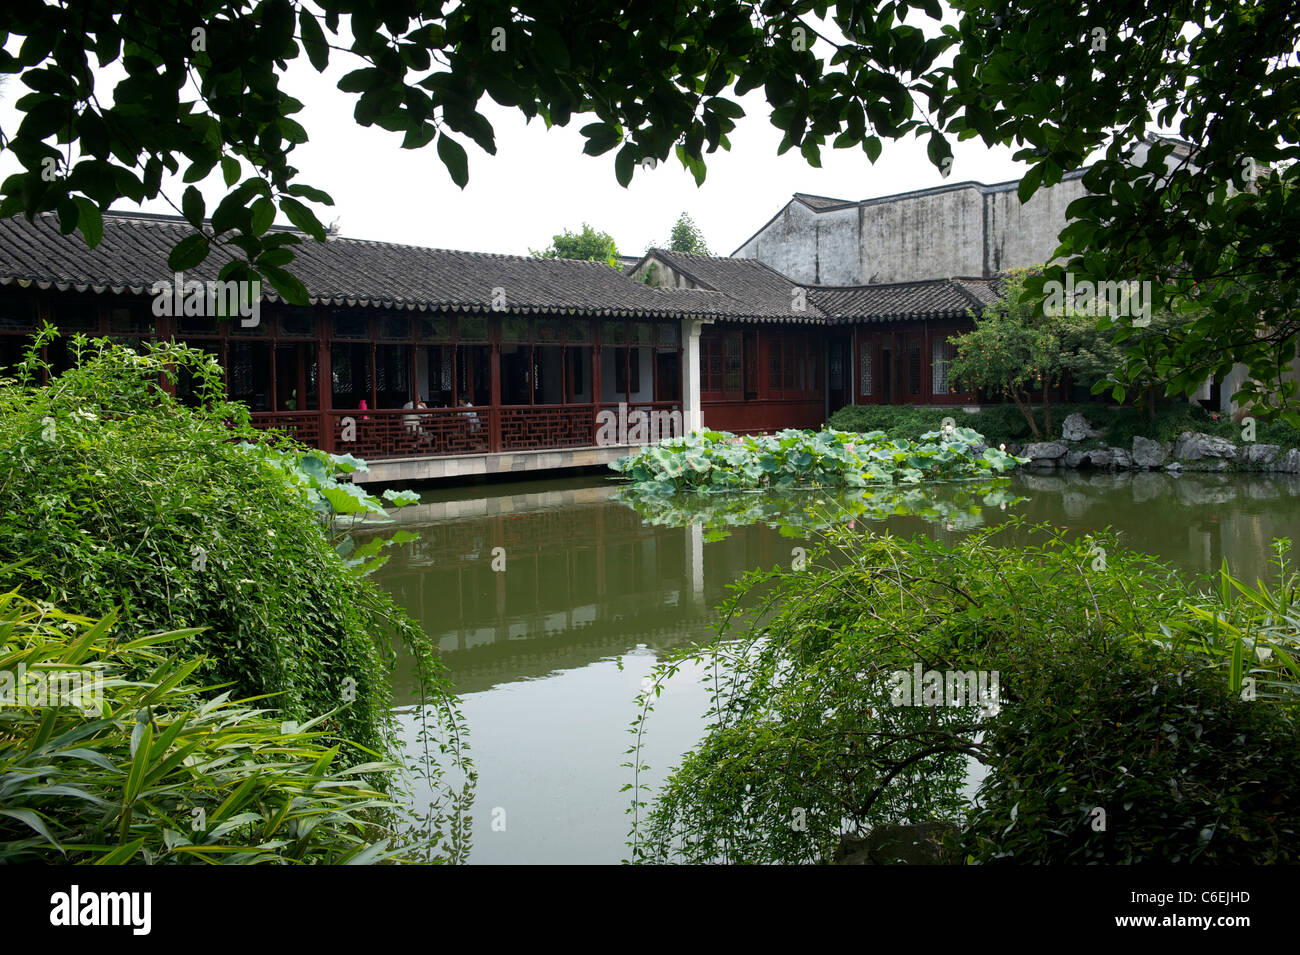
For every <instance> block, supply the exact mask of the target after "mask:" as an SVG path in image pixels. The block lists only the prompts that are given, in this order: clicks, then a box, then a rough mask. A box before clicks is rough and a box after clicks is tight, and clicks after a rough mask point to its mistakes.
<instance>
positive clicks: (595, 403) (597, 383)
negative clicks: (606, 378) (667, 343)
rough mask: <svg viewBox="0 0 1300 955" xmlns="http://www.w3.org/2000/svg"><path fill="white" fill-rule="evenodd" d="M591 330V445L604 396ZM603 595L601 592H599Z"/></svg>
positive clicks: (597, 327)
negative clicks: (601, 399)
mask: <svg viewBox="0 0 1300 955" xmlns="http://www.w3.org/2000/svg"><path fill="white" fill-rule="evenodd" d="M587 324H588V325H589V326H590V328H591V403H592V414H591V443H592V444H593V445H594V444H595V443H596V416H597V415H599V414H600V396H601V395H602V394H604V392H605V389H604V386H603V385H602V384H601V380H600V368H601V365H602V362H601V342H602V340H603V338H604V334H603V328H602V325H601V323H600V322H598V321H592V320H590V319H588V320H587ZM600 592H601V593H603V591H600Z"/></svg>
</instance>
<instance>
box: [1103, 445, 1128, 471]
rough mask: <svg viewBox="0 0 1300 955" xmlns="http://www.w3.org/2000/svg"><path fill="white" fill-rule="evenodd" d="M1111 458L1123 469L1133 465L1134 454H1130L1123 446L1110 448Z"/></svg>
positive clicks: (1116, 465)
mask: <svg viewBox="0 0 1300 955" xmlns="http://www.w3.org/2000/svg"><path fill="white" fill-rule="evenodd" d="M1107 450H1108V451H1110V459H1111V461H1112V462H1113V463H1114V465H1115V467H1117V468H1120V469H1121V470H1128V469H1129V468H1131V467H1132V466H1133V455H1131V454H1129V453H1128V452H1127V451H1125V450H1124V449H1123V448H1108V449H1107Z"/></svg>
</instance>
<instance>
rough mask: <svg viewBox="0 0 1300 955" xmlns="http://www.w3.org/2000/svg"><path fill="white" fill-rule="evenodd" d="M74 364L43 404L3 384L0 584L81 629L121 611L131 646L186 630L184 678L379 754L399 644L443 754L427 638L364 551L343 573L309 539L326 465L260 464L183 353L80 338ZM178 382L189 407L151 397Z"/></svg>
mask: <svg viewBox="0 0 1300 955" xmlns="http://www.w3.org/2000/svg"><path fill="white" fill-rule="evenodd" d="M50 331H52V330H50V329H47V332H50ZM72 353H73V356H74V367H73V368H71V369H69V370H68V371H66V372H64V373H62V374H61V375H57V376H55V377H53V378H52V379H51V380H50V383H49V384H48V385H45V386H43V387H36V386H35V385H33V384H31V383H30V382H27V381H24V380H18V381H0V423H2V424H0V562H3V563H5V564H11V566H8V567H5V568H4V569H3V571H0V586H3V587H5V588H6V589H9V588H12V587H16V586H19V585H21V586H22V592H23V594H24V595H25V596H28V597H31V598H33V599H40V600H46V601H50V602H52V603H55V604H57V605H58V606H60V607H62V608H64V609H68V610H70V611H73V612H76V613H81V614H84V615H86V616H95V617H101V616H106V615H108V614H110V613H113V612H118V613H119V614H120V624H119V627H120V629H121V630H122V631H123V632H124V634H126V635H127V636H128V637H135V636H139V635H142V634H146V633H151V632H155V631H171V630H182V629H189V628H200V629H199V630H198V631H197V632H195V633H194V634H192V635H191V636H189V637H188V639H187V644H186V646H187V648H188V650H189V651H190V653H191V654H193V655H194V656H203V657H204V663H203V665H202V666H201V667H200V669H199V670H198V671H197V677H198V678H199V679H201V680H204V681H206V682H207V683H209V684H212V685H218V684H221V685H228V686H229V687H230V688H231V689H232V691H233V692H234V693H235V694H236V695H237V696H239V697H241V698H253V697H259V696H263V695H270V699H271V701H272V703H271V705H273V706H275V707H276V708H277V709H278V710H279V712H280V713H281V714H282V715H283V717H284V718H285V719H293V720H298V721H300V722H306V721H308V720H312V719H315V718H317V717H319V716H321V715H322V714H330V715H329V716H328V718H326V719H325V720H324V722H323V723H322V724H321V728H322V730H323V731H325V732H327V733H330V734H333V736H334V738H335V739H338V740H347V741H349V742H351V743H354V744H357V745H359V746H362V747H365V748H367V749H369V750H372V751H375V752H388V751H389V749H390V747H391V746H392V745H393V744H394V741H395V735H394V734H395V728H394V725H393V721H392V715H391V712H390V708H389V703H390V698H391V688H390V680H391V663H392V661H393V659H394V651H393V647H392V644H391V642H390V641H391V640H400V641H401V642H402V643H404V644H405V645H406V646H407V647H408V648H409V650H410V651H411V652H412V653H413V654H414V656H415V657H416V659H417V661H418V662H419V672H420V674H421V677H422V679H423V681H424V684H425V685H424V689H425V690H426V691H427V693H428V695H429V698H430V701H431V703H432V704H433V705H432V706H431V707H430V713H431V715H432V717H433V718H434V722H439V721H442V720H445V721H446V725H445V726H440V727H439V731H441V730H443V729H445V730H446V731H447V734H448V736H447V739H448V740H450V741H451V744H452V745H453V746H455V747H458V746H459V744H458V742H457V740H458V737H459V733H460V732H461V730H462V729H463V727H462V725H461V721H460V718H459V716H458V714H457V713H456V711H455V709H454V706H453V705H452V703H451V695H450V692H449V690H448V688H447V683H446V680H445V677H444V676H443V674H442V669H441V665H440V664H439V663H438V662H437V661H436V658H435V655H434V651H433V649H432V647H431V646H430V645H429V641H428V638H427V637H426V636H425V635H424V634H423V633H422V632H421V631H420V629H419V627H418V626H417V625H416V624H415V623H414V621H412V620H410V618H409V617H407V616H406V615H405V614H404V613H403V612H402V611H401V610H400V609H399V608H398V607H396V605H395V604H393V602H392V599H391V598H390V597H389V596H388V595H386V594H385V593H384V592H383V591H381V590H380V589H379V588H378V587H376V586H375V585H374V584H373V583H372V582H371V581H369V580H368V579H366V578H365V577H364V576H363V574H362V573H359V572H358V571H362V570H365V569H368V568H369V566H371V565H373V563H374V559H375V557H376V556H378V554H377V550H378V548H376V553H369V552H368V551H364V550H363V551H361V552H360V553H351V554H349V555H348V558H354V559H353V560H352V563H353V565H354V566H351V567H350V566H349V562H348V559H345V557H344V556H341V555H340V553H339V551H338V550H336V548H335V546H333V545H332V542H331V540H330V539H329V537H328V536H327V534H326V533H325V529H324V527H323V526H322V519H323V518H326V517H328V516H329V515H330V514H333V513H335V512H336V509H335V508H334V507H333V506H332V505H331V506H329V507H328V508H322V507H320V506H317V505H319V504H321V503H322V501H321V499H323V498H326V497H327V496H328V495H331V494H333V493H335V490H336V488H337V486H338V482H336V481H334V480H333V477H334V475H333V474H332V473H330V472H329V471H328V470H327V467H328V466H327V465H326V463H324V462H322V461H321V460H319V459H318V458H317V457H316V456H315V454H314V453H310V452H305V450H304V449H302V448H301V447H300V446H297V445H295V444H293V443H292V442H290V441H288V440H286V439H281V440H280V441H279V450H278V451H275V450H273V451H272V452H269V453H265V452H264V451H263V446H264V444H265V443H266V442H267V441H271V442H273V443H274V442H276V438H275V436H273V435H267V434H265V433H261V432H257V431H255V430H254V429H252V428H251V427H250V426H249V425H248V409H247V408H246V407H245V406H243V405H241V404H240V403H238V402H230V401H227V400H225V399H224V398H223V397H221V394H222V385H223V382H222V373H221V369H220V367H219V366H218V365H217V364H216V362H215V360H214V359H213V358H212V357H211V356H210V355H207V354H206V353H204V352H202V351H200V350H198V349H193V348H189V347H188V346H184V345H179V344H174V343H157V344H156V343H150V344H149V345H148V346H147V351H146V352H145V353H144V354H139V353H137V352H135V351H134V350H132V349H131V348H128V347H126V346H123V345H113V344H110V343H108V342H106V341H103V340H100V341H96V342H88V341H86V340H85V339H84V337H82V336H78V337H76V338H74V339H73V340H72ZM38 354H39V352H38V349H36V348H33V349H32V350H31V351H30V352H29V357H28V360H27V361H26V362H25V363H24V365H23V366H22V367H20V369H19V374H20V375H22V376H27V375H29V374H30V373H31V372H32V371H33V370H34V367H35V366H36V365H37V364H39V358H38V357H37V356H38ZM182 376H186V377H187V378H188V379H189V380H190V381H192V382H193V385H192V388H191V393H192V398H191V399H189V400H190V401H191V402H192V403H189V404H187V403H186V402H185V401H182V400H181V399H180V398H178V397H177V396H176V395H174V394H172V393H171V392H170V391H169V390H168V389H167V388H165V387H164V384H165V383H167V382H171V383H172V384H173V385H174V384H175V383H176V382H177V381H179V380H180V379H181V378H182ZM241 439H243V440H242V441H241ZM289 452H293V458H292V460H293V466H292V467H291V466H290V465H289V463H288V462H287V461H286V455H287V454H288V453H289ZM298 469H301V470H302V471H303V472H305V473H297V471H298ZM353 490H354V491H357V492H359V489H356V488H354V489H353ZM361 496H362V497H365V495H361ZM346 499H347V501H349V502H356V500H357V495H356V494H348V495H346ZM370 506H374V504H373V502H372V503H371V504H370ZM337 510H338V511H339V512H342V511H344V510H345V508H342V507H340V508H338V509H337ZM380 547H382V543H381V544H380ZM344 549H346V547H345V548H344ZM358 550H360V549H358ZM17 562H22V567H21V570H19V569H18V568H17ZM343 703H346V705H340V704H343Z"/></svg>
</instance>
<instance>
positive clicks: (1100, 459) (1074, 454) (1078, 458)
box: [1065, 448, 1115, 468]
mask: <svg viewBox="0 0 1300 955" xmlns="http://www.w3.org/2000/svg"><path fill="white" fill-rule="evenodd" d="M1114 464H1115V455H1113V454H1111V452H1110V451H1108V450H1106V449H1104V448H1092V449H1090V450H1088V451H1071V452H1070V453H1069V454H1067V455H1066V456H1065V466H1066V467H1067V468H1081V467H1090V468H1109V467H1112V466H1113V465H1114Z"/></svg>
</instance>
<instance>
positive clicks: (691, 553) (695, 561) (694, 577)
mask: <svg viewBox="0 0 1300 955" xmlns="http://www.w3.org/2000/svg"><path fill="white" fill-rule="evenodd" d="M686 571H687V574H688V575H689V576H690V578H691V598H692V600H693V601H694V602H695V603H697V604H701V605H702V604H703V603H704V525H703V524H687V525H686Z"/></svg>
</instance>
